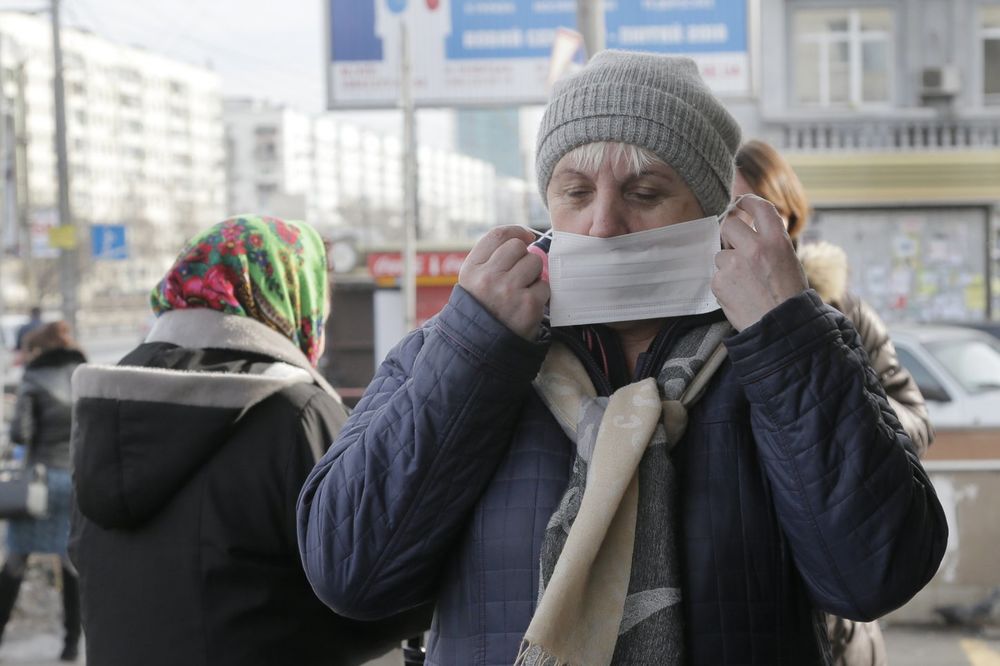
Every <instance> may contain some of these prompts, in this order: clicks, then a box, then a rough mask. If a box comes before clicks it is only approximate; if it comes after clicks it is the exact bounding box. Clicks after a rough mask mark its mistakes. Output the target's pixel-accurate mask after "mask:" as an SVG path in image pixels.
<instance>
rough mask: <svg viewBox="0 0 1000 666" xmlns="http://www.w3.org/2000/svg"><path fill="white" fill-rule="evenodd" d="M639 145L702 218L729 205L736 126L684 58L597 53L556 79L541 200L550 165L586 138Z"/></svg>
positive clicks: (541, 142) (542, 138) (545, 121)
mask: <svg viewBox="0 0 1000 666" xmlns="http://www.w3.org/2000/svg"><path fill="white" fill-rule="evenodd" d="M601 141H616V142H620V143H627V144H632V145H635V146H639V147H641V148H645V149H647V150H649V151H650V152H652V153H653V154H654V155H656V156H658V157H659V158H660V159H662V160H663V161H664V162H666V163H667V164H669V165H670V166H671V167H673V168H674V169H675V170H676V171H677V172H678V173H679V174H680V175H681V177H682V178H683V179H684V181H685V182H686V183H687V185H688V187H690V188H691V190H692V191H693V192H694V194H695V196H696V197H698V201H699V202H700V203H701V207H702V209H703V210H704V211H705V214H706V215H718V214H719V213H721V212H722V211H723V209H725V207H726V205H727V204H728V203H729V198H730V191H731V188H732V182H733V169H734V166H733V160H734V157H735V155H736V150H737V149H738V148H739V145H740V127H739V125H738V124H737V123H736V120H735V119H734V118H733V117H732V116H731V115H729V112H728V111H726V109H725V107H723V106H722V104H720V103H719V101H718V100H717V99H716V98H715V96H714V95H713V94H712V92H711V91H710V90H709V89H708V86H707V85H705V82H704V81H702V79H701V76H700V75H699V74H698V67H697V65H695V63H694V61H693V60H691V59H690V58H682V57H676V56H665V55H655V54H651V53H632V52H627V51H602V52H600V53H598V54H597V55H595V56H594V57H593V58H592V59H591V61H590V62H589V63H587V66H586V67H584V68H583V69H582V70H580V71H579V72H577V73H575V74H573V75H571V76H568V77H566V78H565V79H562V80H561V81H559V82H557V83H556V85H555V88H554V89H553V91H552V99H551V101H550V102H549V105H548V107H547V108H546V109H545V115H544V117H543V118H542V126H541V128H540V129H539V131H538V149H537V153H536V155H535V170H536V172H537V176H538V189H539V191H540V192H541V194H542V201H544V202H545V204H546V205H548V200H547V197H546V190H547V189H548V186H549V180H550V179H551V178H552V171H553V170H554V169H555V167H556V163H558V162H559V160H560V159H562V157H563V156H564V155H566V153H568V152H570V151H571V150H573V149H575V148H578V147H580V146H583V145H586V144H588V143H597V142H601Z"/></svg>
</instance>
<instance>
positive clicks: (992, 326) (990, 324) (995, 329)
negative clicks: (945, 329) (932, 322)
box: [940, 321, 1000, 339]
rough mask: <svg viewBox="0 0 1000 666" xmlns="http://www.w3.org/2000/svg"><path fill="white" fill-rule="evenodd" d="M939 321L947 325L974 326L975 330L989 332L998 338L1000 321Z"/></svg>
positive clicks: (999, 335) (999, 336) (999, 337)
mask: <svg viewBox="0 0 1000 666" xmlns="http://www.w3.org/2000/svg"><path fill="white" fill-rule="evenodd" d="M940 323H941V324H945V325H947V326H961V327H963V328H974V329H976V330H977V331H982V332H984V333H989V334H990V335H992V336H993V337H994V338H997V339H1000V321H942V322H940Z"/></svg>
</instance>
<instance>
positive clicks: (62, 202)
mask: <svg viewBox="0 0 1000 666" xmlns="http://www.w3.org/2000/svg"><path fill="white" fill-rule="evenodd" d="M59 2H60V0H52V12H51V14H52V57H53V68H54V70H55V73H54V75H53V77H52V81H53V88H54V90H53V92H54V100H55V116H56V118H55V120H56V178H57V180H58V183H59V227H60V231H63V232H66V234H65V235H64V236H62V239H63V240H66V241H67V244H66V245H65V246H64V247H63V248H62V251H61V256H60V261H59V264H60V266H59V285H60V291H61V292H62V315H63V319H64V320H65V321H66V323H67V324H69V327H70V330H71V331H72V332H73V335H76V336H79V331H77V328H76V311H77V284H78V282H79V279H80V278H79V265H78V263H77V262H78V254H77V242H76V241H77V239H76V235H75V233H74V232H73V231H72V230H73V229H74V224H73V216H72V212H71V211H70V205H69V157H68V155H67V150H66V90H65V86H64V85H63V58H62V42H61V39H60V30H59ZM69 239H72V243H69Z"/></svg>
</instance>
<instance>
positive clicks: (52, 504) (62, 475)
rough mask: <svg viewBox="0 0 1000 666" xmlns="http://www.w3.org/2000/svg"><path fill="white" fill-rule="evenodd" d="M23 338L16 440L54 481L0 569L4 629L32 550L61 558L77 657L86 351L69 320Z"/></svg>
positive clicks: (66, 616) (66, 645)
mask: <svg viewBox="0 0 1000 666" xmlns="http://www.w3.org/2000/svg"><path fill="white" fill-rule="evenodd" d="M22 342H23V348H24V351H25V353H26V355H27V356H26V358H27V365H26V366H25V369H24V376H23V377H22V379H21V385H20V386H19V387H18V392H17V402H16V403H15V406H14V415H13V418H12V419H11V424H10V439H11V442H12V443H13V444H15V445H20V446H23V447H24V454H23V455H24V460H25V464H26V465H27V466H28V467H30V466H32V465H35V464H43V465H45V467H46V477H47V480H48V490H49V492H48V516H47V517H46V518H43V519H32V518H21V519H17V520H11V521H10V523H9V525H8V528H7V561H6V562H5V563H4V566H3V570H2V571H0V636H2V635H3V631H4V628H5V627H6V626H7V622H8V621H9V620H10V615H11V611H12V610H13V608H14V605H15V603H16V602H17V596H18V592H19V591H20V589H21V582H22V580H23V579H24V574H25V571H26V568H27V562H28V556H29V555H31V554H32V553H48V554H52V555H58V556H59V557H60V558H61V564H62V566H61V569H62V601H63V620H64V625H65V630H66V635H65V639H64V642H63V650H62V655H61V656H60V659H62V660H63V661H76V659H77V656H78V654H79V642H80V593H79V584H78V582H77V576H76V572H75V570H74V569H73V567H72V565H71V564H69V561H68V560H67V559H66V547H67V539H68V538H69V530H70V527H69V525H70V509H71V499H70V495H71V490H72V483H71V480H70V427H71V424H72V409H73V403H72V396H71V390H70V380H71V377H72V375H73V372H74V370H76V368H77V367H78V366H79V365H80V364H81V363H85V362H86V358H85V357H84V355H83V353H82V352H81V351H80V350H79V348H78V347H77V345H76V342H74V340H73V338H72V336H71V333H70V330H69V326H68V325H67V324H66V322H64V321H57V322H52V323H49V324H43V325H42V326H41V327H36V328H35V329H34V330H33V331H32V332H31V333H29V334H28V335H27V336H26V337H25V339H24V340H23V341H22Z"/></svg>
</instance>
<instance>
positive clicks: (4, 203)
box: [0, 34, 10, 449]
mask: <svg viewBox="0 0 1000 666" xmlns="http://www.w3.org/2000/svg"><path fill="white" fill-rule="evenodd" d="M5 74H6V72H4V69H3V35H2V34H0V165H2V166H0V168H2V169H3V184H2V185H0V187H2V188H3V192H2V198H0V239H2V241H3V242H2V244H0V245H2V247H0V252H6V251H7V248H6V243H7V223H8V220H7V212H8V211H9V210H10V202H9V201H8V200H7V198H8V193H9V192H10V188H8V187H7V179H8V176H9V173H8V172H9V169H10V163H9V162H8V160H7V93H6V92H5V91H4V89H3V83H4V79H6V78H7V77H6V76H5ZM2 270H3V267H0V271H2ZM5 306H6V299H5V298H4V291H3V275H0V322H2V321H3V315H4V310H6V307H5ZM8 344H10V341H9V340H7V339H6V338H4V337H3V335H2V333H0V449H6V447H7V429H6V428H4V427H3V424H4V423H6V422H7V421H6V419H5V418H4V413H3V411H4V405H5V404H6V402H7V396H6V393H5V390H6V388H7V385H6V381H7V345H8Z"/></svg>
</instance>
